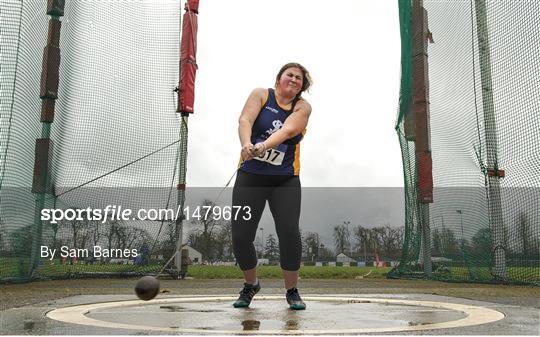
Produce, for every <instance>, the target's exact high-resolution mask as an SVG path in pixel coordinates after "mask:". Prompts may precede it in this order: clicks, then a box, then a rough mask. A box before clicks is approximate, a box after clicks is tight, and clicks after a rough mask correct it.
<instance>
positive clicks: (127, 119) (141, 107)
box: [0, 0, 198, 281]
mask: <svg viewBox="0 0 540 337" xmlns="http://www.w3.org/2000/svg"><path fill="white" fill-rule="evenodd" d="M190 3H191V1H190ZM194 3H195V2H194ZM197 5H198V2H197ZM0 12H1V13H0V14H1V15H0V18H1V28H2V40H1V48H2V55H1V58H2V60H1V62H2V68H1V85H2V87H1V89H2V92H1V99H2V101H1V103H0V112H1V116H0V117H1V123H0V188H1V189H0V220H1V227H0V235H1V236H0V251H1V254H0V268H1V272H0V279H1V280H3V281H24V280H29V279H35V278H42V277H46V278H54V277H61V278H65V277H72V276H81V275H82V276H103V275H110V274H143V273H148V272H152V271H154V272H157V271H158V270H160V268H161V267H162V266H163V265H164V263H165V262H166V260H167V259H168V258H169V257H170V256H171V255H173V254H174V253H175V250H176V249H177V238H178V237H179V236H180V237H181V234H182V233H181V227H180V228H179V224H178V223H177V222H176V221H174V220H173V221H170V220H168V221H164V220H162V221H146V220H142V219H141V218H136V219H135V220H133V221H128V222H126V221H124V220H119V219H118V218H114V217H113V211H114V210H116V214H117V215H118V214H120V213H119V212H121V209H118V207H117V206H116V205H122V206H121V207H123V208H124V209H125V208H130V209H132V210H137V209H141V208H145V209H152V208H154V209H165V208H173V207H176V205H177V204H178V203H181V202H183V192H182V189H181V188H177V183H178V186H180V187H182V186H181V185H182V184H181V183H182V179H185V171H186V168H185V158H186V152H187V150H186V149H187V147H186V141H187V116H185V114H184V113H182V114H177V111H176V110H177V109H176V106H177V104H176V103H177V95H176V94H175V92H174V91H175V88H176V87H177V86H178V83H179V75H178V74H179V60H180V36H181V27H180V23H181V18H180V16H181V15H182V12H183V8H182V7H181V4H180V1H161V2H160V3H159V5H156V4H155V3H154V2H152V1H137V2H131V1H119V2H118V1H66V2H65V3H64V1H63V0H49V1H19V0H1V9H0ZM186 12H187V11H186ZM195 13H196V12H193V11H190V15H195ZM195 19H196V18H195ZM60 59H61V61H60ZM193 80H194V78H193ZM176 91H178V90H176ZM57 98H58V99H57ZM191 112H192V111H191ZM40 116H41V117H40ZM53 121H54V123H53ZM184 186H185V185H184ZM107 206H113V207H116V209H113V207H109V209H108V211H109V213H108V214H109V218H108V219H107V220H106V221H90V220H87V219H80V217H78V216H77V214H76V213H75V214H74V213H65V215H66V216H65V218H64V219H62V220H56V221H54V219H53V220H51V213H49V217H48V218H47V216H46V214H45V217H44V213H42V212H43V210H45V211H46V210H52V209H60V210H67V209H72V210H75V211H76V210H85V209H88V208H90V209H102V210H103V211H105V210H107ZM74 216H75V218H74ZM92 246H100V248H102V250H103V251H102V252H100V253H99V254H94V252H93V250H91V249H88V251H87V252H85V251H82V250H81V251H80V252H79V253H78V254H76V255H77V256H73V257H72V256H70V255H75V254H71V253H70V251H68V250H67V249H87V248H89V247H92ZM42 247H47V249H51V250H52V249H55V250H56V255H55V257H54V258H51V257H50V255H48V254H45V252H44V251H43V250H44V249H43V248H42ZM61 247H68V248H65V249H66V253H65V254H64V255H67V256H64V257H60V255H61ZM112 248H114V249H115V251H114V254H111V251H112ZM132 248H136V249H137V250H138V253H139V254H138V255H139V256H138V257H137V258H129V254H130V253H129V250H131V249H132ZM105 250H107V251H108V252H107V253H105V252H104V251H105ZM118 250H121V251H122V254H119V253H118ZM125 250H128V251H127V252H126V251H125ZM81 252H82V254H81ZM88 252H90V253H89V254H88ZM98 255H99V256H98ZM126 255H128V258H126Z"/></svg>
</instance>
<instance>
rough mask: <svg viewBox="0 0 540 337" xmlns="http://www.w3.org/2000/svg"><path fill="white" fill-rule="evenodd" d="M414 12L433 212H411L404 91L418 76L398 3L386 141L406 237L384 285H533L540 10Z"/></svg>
mask: <svg viewBox="0 0 540 337" xmlns="http://www.w3.org/2000/svg"><path fill="white" fill-rule="evenodd" d="M418 3H421V2H418ZM418 3H417V4H418ZM423 6H424V8H425V10H426V11H427V16H428V27H429V32H430V33H431V36H432V40H433V41H432V42H433V43H429V44H428V48H427V54H428V69H429V70H428V73H427V78H428V83H429V90H428V93H429V98H428V99H429V120H430V123H429V125H430V139H431V155H432V165H433V169H432V175H433V203H427V204H421V203H420V202H419V201H418V198H417V197H418V196H417V194H418V190H417V186H418V179H419V178H418V170H419V168H418V165H419V164H418V163H417V159H416V156H415V141H414V140H413V139H410V138H409V137H407V135H406V122H407V116H409V115H410V114H411V111H410V109H411V97H412V95H413V92H414V89H415V88H414V84H413V82H414V78H415V76H416V77H418V76H421V74H414V73H413V70H412V69H413V67H412V54H414V51H413V50H412V49H413V48H412V45H413V43H412V41H413V38H414V36H413V30H414V29H413V25H414V24H415V22H414V21H413V20H412V11H413V3H412V2H411V1H410V0H402V1H399V7H400V25H401V27H400V29H401V41H402V80H401V92H400V104H399V115H398V121H397V124H396V131H397V133H398V137H399V142H400V145H401V150H402V156H403V168H404V182H405V199H406V205H405V206H406V234H405V242H404V245H403V253H402V260H401V262H400V264H399V266H398V267H396V268H394V269H393V270H392V272H391V273H390V277H427V278H435V279H439V280H447V281H466V282H469V281H477V282H508V283H528V284H538V283H539V282H540V207H539V206H538V205H540V193H539V187H540V174H539V173H538V172H539V171H540V118H539V117H540V114H539V111H540V106H539V97H540V89H539V86H538V78H540V54H539V50H540V42H539V41H540V39H539V37H540V31H539V30H538V27H540V20H539V17H538V15H537V13H539V12H540V3H538V2H537V1H485V2H484V1H427V0H426V1H423ZM479 37H481V38H479ZM424 38H425V39H426V41H427V40H428V39H427V36H426V37H424ZM408 138H409V139H408ZM502 170H504V177H497V176H496V175H497V174H499V175H501V174H502ZM493 175H495V176H493ZM428 256H430V258H429V259H428ZM430 262H431V266H429V264H430ZM430 267H431V270H430Z"/></svg>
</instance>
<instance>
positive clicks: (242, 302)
mask: <svg viewBox="0 0 540 337" xmlns="http://www.w3.org/2000/svg"><path fill="white" fill-rule="evenodd" d="M259 290H261V284H260V282H259V281H257V284H255V285H253V284H249V283H244V289H242V290H241V291H240V297H238V299H237V300H236V302H234V303H233V306H234V307H235V308H245V307H248V306H249V304H250V303H251V300H252V299H253V296H255V294H256V293H258V292H259Z"/></svg>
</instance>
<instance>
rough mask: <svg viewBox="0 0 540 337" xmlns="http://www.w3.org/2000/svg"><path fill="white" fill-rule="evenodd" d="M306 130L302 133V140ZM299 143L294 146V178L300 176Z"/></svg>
mask: <svg viewBox="0 0 540 337" xmlns="http://www.w3.org/2000/svg"><path fill="white" fill-rule="evenodd" d="M306 130H307V129H304V131H302V138H304V135H305V134H306ZM300 143H301V141H300V142H298V144H296V148H295V149H294V160H293V172H294V173H293V174H294V175H295V176H298V175H300Z"/></svg>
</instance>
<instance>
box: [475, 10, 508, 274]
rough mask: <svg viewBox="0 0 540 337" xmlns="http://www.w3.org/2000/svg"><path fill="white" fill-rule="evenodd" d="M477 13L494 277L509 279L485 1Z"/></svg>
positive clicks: (501, 172)
mask: <svg viewBox="0 0 540 337" xmlns="http://www.w3.org/2000/svg"><path fill="white" fill-rule="evenodd" d="M475 12H476V25H477V29H476V33H477V38H478V49H479V58H480V78H481V82H482V108H483V111H484V125H485V130H484V133H485V138H486V152H487V169H488V195H489V199H488V203H489V223H490V227H491V231H492V252H493V260H494V270H493V272H494V273H493V274H494V275H495V277H497V278H498V279H500V280H506V278H507V270H506V253H505V246H504V222H503V216H502V203H501V191H500V181H499V179H500V178H502V177H504V171H503V170H500V169H499V164H498V162H497V151H498V150H497V125H496V120H495V106H494V103H493V83H492V79H491V56H490V48H489V33H488V25H487V8H486V2H485V0H475Z"/></svg>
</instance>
